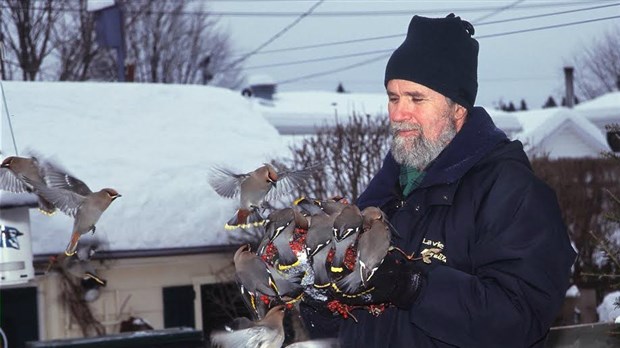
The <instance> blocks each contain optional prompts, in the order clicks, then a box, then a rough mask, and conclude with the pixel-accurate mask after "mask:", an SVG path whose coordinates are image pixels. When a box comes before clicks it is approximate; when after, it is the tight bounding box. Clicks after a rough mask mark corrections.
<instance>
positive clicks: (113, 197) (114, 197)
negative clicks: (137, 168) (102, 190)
mask: <svg viewBox="0 0 620 348" xmlns="http://www.w3.org/2000/svg"><path fill="white" fill-rule="evenodd" d="M118 197H123V196H122V195H120V194H118V195H116V196H112V200H115V199H117V198H118Z"/></svg>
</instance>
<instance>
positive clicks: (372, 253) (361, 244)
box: [336, 207, 391, 294]
mask: <svg viewBox="0 0 620 348" xmlns="http://www.w3.org/2000/svg"><path fill="white" fill-rule="evenodd" d="M373 208H374V207H373ZM367 209H368V208H367ZM375 209H378V208H375ZM364 213H367V215H364ZM362 215H363V216H364V226H368V228H367V229H366V228H365V229H364V232H362V234H361V235H360V237H359V239H358V242H357V255H356V256H357V257H356V260H355V265H354V267H353V271H352V272H351V273H349V274H347V275H346V276H344V277H343V278H341V279H340V280H338V282H337V283H336V286H337V287H338V289H340V290H342V291H344V292H345V293H348V294H352V293H354V292H355V291H357V290H359V289H360V287H361V285H364V286H366V284H367V283H368V281H369V280H370V278H371V277H372V276H373V274H374V273H375V271H376V270H377V268H379V266H380V265H381V263H382V262H383V259H384V258H385V256H386V255H387V253H388V251H389V249H390V245H391V235H390V227H389V226H388V225H387V224H386V223H385V222H384V220H383V219H382V215H377V212H376V211H375V210H374V209H371V210H368V211H367V210H366V209H364V211H362Z"/></svg>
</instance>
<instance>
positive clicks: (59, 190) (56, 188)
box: [24, 171, 121, 256]
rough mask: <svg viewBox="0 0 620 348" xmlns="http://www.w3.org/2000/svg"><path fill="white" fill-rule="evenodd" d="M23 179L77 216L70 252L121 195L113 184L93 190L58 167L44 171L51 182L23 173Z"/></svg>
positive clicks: (67, 251)
mask: <svg viewBox="0 0 620 348" xmlns="http://www.w3.org/2000/svg"><path fill="white" fill-rule="evenodd" d="M24 180H25V181H26V182H27V183H29V184H30V185H32V187H33V188H34V191H35V192H36V193H37V194H39V195H41V196H42V197H43V198H45V199H46V200H48V201H50V202H51V203H52V204H53V205H54V206H55V207H56V208H58V209H59V210H60V211H62V212H63V213H65V214H67V215H69V216H71V217H73V218H74V222H73V233H72V234H71V240H70V241H69V244H68V245H67V248H66V249H65V254H66V255H67V256H72V255H73V254H75V251H76V249H77V245H78V241H79V239H80V237H81V236H82V235H83V234H86V233H88V232H90V231H92V232H93V233H95V229H96V228H95V224H96V223H97V221H99V218H100V217H101V214H103V212H104V211H105V210H106V209H107V208H108V207H109V206H110V203H112V201H114V200H115V199H117V198H118V197H121V195H120V194H119V193H118V192H116V190H114V189H111V188H104V189H102V190H100V191H97V192H93V191H91V189H90V188H88V186H87V185H86V184H85V183H84V182H83V181H81V180H79V179H77V178H75V177H73V176H71V175H69V174H67V173H62V172H57V171H47V172H46V174H45V180H46V182H48V185H50V186H48V185H45V184H41V183H39V182H36V181H33V180H30V179H29V178H28V177H24Z"/></svg>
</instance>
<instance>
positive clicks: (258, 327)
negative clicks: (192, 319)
mask: <svg viewBox="0 0 620 348" xmlns="http://www.w3.org/2000/svg"><path fill="white" fill-rule="evenodd" d="M284 310H285V306H283V305H278V306H275V307H273V308H271V309H270V310H269V311H268V312H267V314H266V315H265V318H263V319H262V320H259V321H256V322H251V323H250V322H248V321H243V325H247V326H248V327H246V328H242V329H239V330H230V331H215V332H213V333H211V345H212V346H213V347H221V348H238V347H248V348H280V347H282V343H284V327H283V320H284Z"/></svg>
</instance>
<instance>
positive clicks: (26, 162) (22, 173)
mask: <svg viewBox="0 0 620 348" xmlns="http://www.w3.org/2000/svg"><path fill="white" fill-rule="evenodd" d="M43 176H44V168H43V165H42V164H41V163H40V162H39V161H38V160H37V159H36V158H35V157H30V158H26V157H16V156H11V157H7V158H5V159H4V160H3V161H2V164H0V190H4V191H9V192H14V193H22V192H33V191H34V189H33V187H32V185H31V184H29V183H28V182H26V181H25V180H24V179H23V178H28V179H29V180H30V181H32V182H36V183H39V184H41V185H45V181H44V178H43ZM37 196H38V199H39V210H41V211H42V212H43V213H45V214H53V213H54V211H56V207H54V205H53V204H52V203H51V202H49V201H48V200H46V199H45V198H43V197H42V196H41V195H37Z"/></svg>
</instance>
